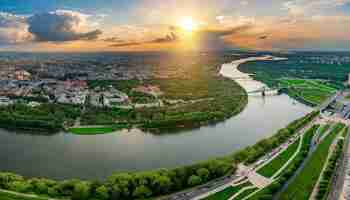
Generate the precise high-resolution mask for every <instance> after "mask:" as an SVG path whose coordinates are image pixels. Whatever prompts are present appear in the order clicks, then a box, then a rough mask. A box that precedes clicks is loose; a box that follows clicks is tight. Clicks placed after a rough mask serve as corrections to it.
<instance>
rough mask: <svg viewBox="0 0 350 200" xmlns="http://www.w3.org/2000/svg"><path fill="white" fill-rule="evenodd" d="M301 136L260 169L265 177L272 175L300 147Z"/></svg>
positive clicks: (260, 172)
mask: <svg viewBox="0 0 350 200" xmlns="http://www.w3.org/2000/svg"><path fill="white" fill-rule="evenodd" d="M299 143H300V138H299V139H298V140H297V141H295V142H294V143H293V144H291V145H289V147H288V148H287V149H286V150H284V151H283V152H282V153H281V154H279V155H278V156H277V157H276V158H275V159H273V160H272V161H271V162H270V163H268V164H267V165H265V166H264V167H262V168H261V169H259V170H258V173H259V174H261V175H263V176H265V177H272V176H273V175H274V174H275V173H276V172H277V171H278V170H279V169H280V168H281V167H283V165H284V164H285V163H286V162H287V161H288V160H289V159H290V157H292V156H293V155H294V154H295V152H296V151H297V149H298V146H299Z"/></svg>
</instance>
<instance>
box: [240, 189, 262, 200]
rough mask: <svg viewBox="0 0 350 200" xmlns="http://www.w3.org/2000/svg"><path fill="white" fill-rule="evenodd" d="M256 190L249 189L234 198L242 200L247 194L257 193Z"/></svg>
mask: <svg viewBox="0 0 350 200" xmlns="http://www.w3.org/2000/svg"><path fill="white" fill-rule="evenodd" d="M257 190H258V188H250V189H247V190H244V191H243V192H242V193H240V194H239V195H238V196H236V197H235V200H242V199H244V198H246V197H247V196H248V195H249V194H251V193H253V192H255V191H257Z"/></svg>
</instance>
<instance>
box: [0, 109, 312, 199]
mask: <svg viewBox="0 0 350 200" xmlns="http://www.w3.org/2000/svg"><path fill="white" fill-rule="evenodd" d="M318 114H319V113H318V112H313V113H310V114H308V115H306V116H304V117H302V118H300V119H298V120H295V121H294V122H292V123H290V124H289V125H288V126H287V127H285V128H283V129H281V130H279V131H278V132H277V133H276V134H275V135H274V136H272V137H270V138H267V139H264V140H262V141H260V142H258V143H256V144H255V145H252V146H250V147H247V148H245V149H242V150H240V151H238V152H236V153H233V154H231V155H228V156H224V157H222V158H217V159H214V160H208V161H203V162H200V163H195V164H192V165H188V166H183V167H178V168H175V169H160V170H154V171H143V172H129V173H128V172H117V173H115V174H112V175H111V176H109V177H108V179H107V180H106V181H105V182H102V183H97V184H96V183H95V182H92V181H82V180H77V179H74V180H64V181H55V180H50V179H39V178H24V177H22V176H19V175H16V174H13V173H5V172H1V173H0V189H5V190H11V191H17V192H23V193H26V194H33V193H34V194H38V195H43V196H50V197H53V198H76V196H83V197H84V198H85V197H86V198H85V199H89V198H90V199H94V198H95V199H99V197H101V196H103V197H106V198H105V199H109V198H113V199H115V198H116V199H130V200H132V199H149V198H153V197H158V196H164V195H168V194H171V193H174V192H177V191H180V190H185V189H188V188H191V187H195V186H198V185H200V184H204V183H207V182H208V181H211V180H214V179H216V178H219V177H223V176H225V175H229V174H231V173H232V172H234V171H235V170H236V167H235V165H236V164H237V163H242V162H247V163H250V162H254V161H256V160H257V159H259V158H260V157H261V156H264V155H265V154H266V152H269V151H271V150H272V149H273V148H276V147H277V146H279V145H281V144H282V143H284V142H286V141H287V140H288V139H289V138H290V137H291V136H293V135H294V134H296V133H297V132H298V131H299V130H300V129H301V128H302V127H304V126H305V125H307V124H308V123H310V122H311V121H312V119H314V118H315V117H316V116H317V115H318ZM155 183H156V184H155Z"/></svg>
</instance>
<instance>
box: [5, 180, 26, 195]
mask: <svg viewBox="0 0 350 200" xmlns="http://www.w3.org/2000/svg"><path fill="white" fill-rule="evenodd" d="M9 189H10V190H12V191H16V192H23V193H25V192H28V191H30V189H31V185H30V183H28V182H26V181H14V182H11V183H10V184H9Z"/></svg>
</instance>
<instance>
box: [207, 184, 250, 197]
mask: <svg viewBox="0 0 350 200" xmlns="http://www.w3.org/2000/svg"><path fill="white" fill-rule="evenodd" d="M248 186H252V184H251V183H250V182H249V181H247V182H245V183H242V184H240V185H237V186H232V187H228V188H226V189H224V190H222V191H220V192H217V193H215V194H213V195H211V196H209V197H207V198H205V199H204V200H227V199H229V198H230V197H232V196H233V195H234V194H237V193H238V192H239V191H240V190H241V189H242V188H245V187H248Z"/></svg>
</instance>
